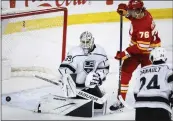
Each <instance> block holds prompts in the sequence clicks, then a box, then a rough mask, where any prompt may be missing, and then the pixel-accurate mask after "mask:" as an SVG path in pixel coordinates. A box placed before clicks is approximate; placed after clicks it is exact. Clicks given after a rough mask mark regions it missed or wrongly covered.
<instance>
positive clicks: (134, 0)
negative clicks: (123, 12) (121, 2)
mask: <svg viewBox="0 0 173 121" xmlns="http://www.w3.org/2000/svg"><path fill="white" fill-rule="evenodd" d="M143 7H144V3H143V1H142V0H129V3H128V9H143Z"/></svg>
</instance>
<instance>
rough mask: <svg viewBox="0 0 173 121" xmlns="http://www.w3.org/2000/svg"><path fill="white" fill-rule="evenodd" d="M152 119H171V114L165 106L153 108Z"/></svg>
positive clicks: (152, 120)
mask: <svg viewBox="0 0 173 121" xmlns="http://www.w3.org/2000/svg"><path fill="white" fill-rule="evenodd" d="M151 110H152V112H151V114H152V115H151V116H150V120H151V121H171V114H170V112H169V111H167V110H165V109H163V108H151Z"/></svg>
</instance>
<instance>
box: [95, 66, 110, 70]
mask: <svg viewBox="0 0 173 121" xmlns="http://www.w3.org/2000/svg"><path fill="white" fill-rule="evenodd" d="M97 69H108V70H109V66H105V67H98V68H97Z"/></svg>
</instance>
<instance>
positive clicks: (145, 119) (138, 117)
mask: <svg viewBox="0 0 173 121" xmlns="http://www.w3.org/2000/svg"><path fill="white" fill-rule="evenodd" d="M150 115H151V109H150V108H136V110H135V121H150V120H149V119H150Z"/></svg>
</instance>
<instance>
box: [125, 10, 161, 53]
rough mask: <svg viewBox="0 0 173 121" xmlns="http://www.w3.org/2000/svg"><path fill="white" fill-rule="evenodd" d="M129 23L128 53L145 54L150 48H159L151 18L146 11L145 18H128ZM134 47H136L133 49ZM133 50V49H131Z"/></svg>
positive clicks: (158, 39) (158, 40) (156, 33)
mask: <svg viewBox="0 0 173 121" xmlns="http://www.w3.org/2000/svg"><path fill="white" fill-rule="evenodd" d="M128 19H129V20H130V21H131V28H130V30H129V34H130V36H131V43H130V46H133V47H131V48H129V51H130V53H132V54H135V53H141V52H142V53H146V52H149V51H148V50H150V48H153V47H156V46H160V38H159V37H158V32H157V30H156V25H155V23H154V21H153V18H152V16H151V15H150V13H149V12H148V11H147V10H146V11H145V16H144V17H143V18H141V19H134V18H128ZM134 46H136V47H134ZM132 48H133V49H132Z"/></svg>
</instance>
